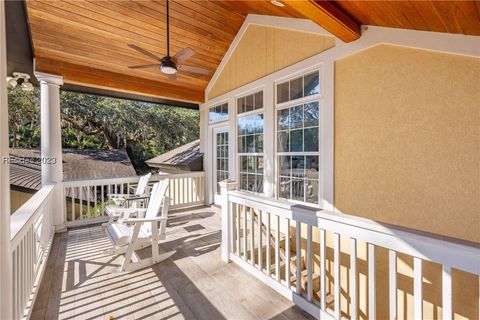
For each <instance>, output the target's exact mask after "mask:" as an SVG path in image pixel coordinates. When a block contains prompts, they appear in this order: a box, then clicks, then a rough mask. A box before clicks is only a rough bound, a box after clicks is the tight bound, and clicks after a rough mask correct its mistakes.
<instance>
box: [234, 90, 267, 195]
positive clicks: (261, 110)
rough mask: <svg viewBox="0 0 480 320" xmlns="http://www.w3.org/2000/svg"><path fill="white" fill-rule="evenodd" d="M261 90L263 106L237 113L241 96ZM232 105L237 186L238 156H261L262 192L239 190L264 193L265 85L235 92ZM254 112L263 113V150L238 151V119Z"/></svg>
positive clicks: (238, 177) (238, 179)
mask: <svg viewBox="0 0 480 320" xmlns="http://www.w3.org/2000/svg"><path fill="white" fill-rule="evenodd" d="M260 91H262V92H263V107H262V108H260V109H255V110H252V111H248V112H242V113H237V110H238V109H237V100H238V99H240V98H243V97H245V96H248V95H251V94H255V93H257V92H260ZM234 101H235V103H234V107H235V126H234V127H235V129H234V131H235V141H236V142H237V143H236V144H235V163H236V164H237V165H236V168H235V172H236V177H237V182H238V188H239V189H240V174H241V173H240V167H241V162H240V157H241V156H257V157H258V156H261V157H263V193H258V192H253V191H248V190H241V191H242V192H248V193H251V194H256V195H265V158H266V157H265V109H266V108H265V86H263V85H262V86H260V87H256V88H253V89H249V90H247V91H244V92H242V93H240V94H237V95H236V96H235V97H234ZM256 114H263V152H261V153H260V152H253V153H248V152H238V119H241V118H245V117H248V116H252V115H256Z"/></svg>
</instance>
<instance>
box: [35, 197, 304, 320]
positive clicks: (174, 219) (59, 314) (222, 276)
mask: <svg viewBox="0 0 480 320" xmlns="http://www.w3.org/2000/svg"><path fill="white" fill-rule="evenodd" d="M170 217H171V218H170V219H169V227H168V228H167V240H166V242H165V243H162V244H161V250H176V253H175V254H174V255H173V256H172V257H170V258H169V259H168V260H166V261H164V262H162V263H159V264H157V265H155V266H153V267H149V268H146V269H143V270H139V271H137V272H133V273H118V272H114V269H115V268H117V267H118V266H119V265H120V263H121V261H122V257H121V256H105V255H103V250H104V249H106V248H108V247H109V245H110V241H109V239H108V238H107V237H106V236H105V233H104V231H103V229H102V227H101V226H99V225H96V226H90V227H84V228H78V229H70V230H69V231H68V232H65V233H62V234H57V235H56V237H55V240H54V243H53V247H52V251H51V254H50V257H49V259H48V262H47V268H46V271H45V275H44V278H43V281H42V283H41V286H40V291H39V294H38V297H37V300H36V302H35V305H34V309H33V314H32V319H208V320H214V319H278V320H288V319H295V320H296V319H310V317H309V316H308V315H307V314H305V313H304V312H303V311H301V310H300V309H298V308H297V307H295V306H294V305H293V304H292V303H291V302H289V301H288V300H286V299H285V298H283V297H282V296H280V295H279V294H278V293H276V292H275V291H273V290H272V289H270V288H269V287H268V286H266V285H264V284H263V283H261V282H260V281H258V280H256V279H255V278H254V277H253V276H251V275H249V274H247V273H246V272H245V271H243V270H242V269H241V268H239V267H238V266H237V265H235V264H233V263H230V264H225V263H223V262H222V261H221V260H220V241H221V230H220V211H219V210H218V209H216V208H210V207H199V208H194V209H189V210H182V211H175V212H172V213H171V214H170ZM144 250H145V249H144ZM161 252H162V251H161ZM149 253H150V251H148V250H147V251H145V252H141V254H145V255H148V254H149Z"/></svg>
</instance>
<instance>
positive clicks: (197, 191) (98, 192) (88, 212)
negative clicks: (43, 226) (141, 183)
mask: <svg viewBox="0 0 480 320" xmlns="http://www.w3.org/2000/svg"><path fill="white" fill-rule="evenodd" d="M204 177H205V173H204V172H188V173H181V174H161V175H155V176H152V177H151V178H150V180H149V185H150V186H151V185H152V184H153V183H155V182H156V181H159V180H161V179H166V178H169V179H170V186H169V188H168V190H167V196H168V197H169V198H170V201H171V202H170V208H171V209H179V208H182V207H189V206H195V205H200V204H204V195H205V192H204V188H205V187H204V183H205V179H204ZM138 180H139V177H127V178H110V179H91V180H75V181H64V182H63V192H64V198H65V203H64V212H65V221H66V224H67V226H72V225H77V224H86V223H96V222H99V221H103V220H105V217H104V208H105V206H106V205H107V204H108V198H107V195H108V194H109V193H133V190H134V187H135V186H136V184H137V183H138Z"/></svg>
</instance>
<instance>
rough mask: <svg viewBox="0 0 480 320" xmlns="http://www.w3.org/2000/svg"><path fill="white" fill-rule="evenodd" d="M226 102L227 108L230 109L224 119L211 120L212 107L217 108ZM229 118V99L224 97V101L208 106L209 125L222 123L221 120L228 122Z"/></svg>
mask: <svg viewBox="0 0 480 320" xmlns="http://www.w3.org/2000/svg"><path fill="white" fill-rule="evenodd" d="M224 104H226V105H227V110H228V114H227V116H226V117H225V118H222V119H217V120H213V121H210V109H213V108H216V107H218V106H221V105H224ZM229 119H230V107H229V105H228V99H223V101H219V102H217V103H216V104H214V105H212V106H210V107H208V109H207V121H208V124H209V125H213V124H216V123H221V122H226V121H228V120H229Z"/></svg>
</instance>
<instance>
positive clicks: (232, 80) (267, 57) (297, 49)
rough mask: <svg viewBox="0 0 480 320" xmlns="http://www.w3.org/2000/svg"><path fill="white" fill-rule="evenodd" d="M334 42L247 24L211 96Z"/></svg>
mask: <svg viewBox="0 0 480 320" xmlns="http://www.w3.org/2000/svg"><path fill="white" fill-rule="evenodd" d="M334 45H335V40H334V38H333V37H328V36H321V35H318V34H313V33H306V32H300V31H292V30H287V29H279V28H272V27H265V26H260V25H250V26H249V27H248V28H247V30H246V31H245V33H244V35H243V37H242V39H241V40H240V42H239V44H238V45H237V47H236V48H235V50H234V52H233V54H232V55H231V57H230V59H229V60H228V62H227V63H226V64H225V66H224V68H223V70H222V72H221V73H220V75H219V77H218V79H217V80H216V82H215V84H214V85H213V87H212V89H211V90H210V92H209V95H208V98H209V99H212V98H214V97H217V96H219V95H221V94H223V93H226V92H229V91H231V90H233V89H235V88H238V87H240V86H242V85H245V84H247V83H249V82H252V81H254V80H256V79H259V78H262V77H264V76H266V75H268V74H270V73H272V72H275V71H278V70H280V69H283V68H285V67H287V66H289V65H292V64H294V63H296V62H298V61H301V60H304V59H306V58H308V57H311V56H313V55H315V54H317V53H320V52H322V51H325V50H327V49H329V48H331V47H333V46H334Z"/></svg>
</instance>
